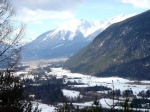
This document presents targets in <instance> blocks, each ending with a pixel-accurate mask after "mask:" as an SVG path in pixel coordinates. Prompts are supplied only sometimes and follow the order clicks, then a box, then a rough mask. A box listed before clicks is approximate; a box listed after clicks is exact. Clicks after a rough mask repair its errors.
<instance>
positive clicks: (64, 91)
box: [62, 89, 80, 98]
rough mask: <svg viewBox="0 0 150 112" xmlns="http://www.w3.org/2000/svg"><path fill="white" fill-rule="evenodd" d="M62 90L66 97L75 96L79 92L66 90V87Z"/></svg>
mask: <svg viewBox="0 0 150 112" xmlns="http://www.w3.org/2000/svg"><path fill="white" fill-rule="evenodd" d="M62 92H63V94H64V96H66V97H68V98H77V97H78V96H79V94H80V92H79V91H72V90H66V89H62Z"/></svg>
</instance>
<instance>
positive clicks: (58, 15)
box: [17, 8, 74, 24]
mask: <svg viewBox="0 0 150 112" xmlns="http://www.w3.org/2000/svg"><path fill="white" fill-rule="evenodd" d="M70 18H74V13H72V12H70V11H43V10H39V9H37V10H35V11H33V10H30V9H26V8H24V9H22V10H21V11H20V12H19V16H17V20H19V21H22V22H24V23H32V24H42V20H50V19H53V20H54V19H57V20H65V19H70Z"/></svg>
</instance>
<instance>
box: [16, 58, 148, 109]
mask: <svg viewBox="0 0 150 112" xmlns="http://www.w3.org/2000/svg"><path fill="white" fill-rule="evenodd" d="M56 60H57V61H56ZM65 61H66V59H54V60H48V61H46V60H43V61H42V60H40V61H36V63H33V62H28V63H27V62H26V63H23V64H22V68H24V66H28V67H27V68H26V69H22V70H20V71H18V72H16V73H15V75H16V76H19V77H20V78H21V79H25V80H26V86H27V87H30V89H29V88H28V89H27V91H28V92H27V95H28V96H29V98H30V99H31V100H33V101H34V102H35V104H36V103H39V107H40V108H42V110H43V111H42V112H49V110H50V109H51V111H50V112H55V111H56V110H57V109H59V108H60V107H62V106H63V105H64V104H65V103H66V102H67V103H68V104H69V105H70V104H71V105H72V107H70V108H71V109H73V110H74V111H77V110H76V109H77V108H79V109H84V108H87V107H88V108H91V107H92V105H93V102H94V101H95V98H96V100H97V101H99V105H101V106H102V108H106V109H109V108H111V107H110V106H109V105H112V103H113V102H115V105H116V104H117V105H116V106H115V108H114V109H121V108H123V107H122V106H121V105H120V102H124V101H125V100H126V98H129V99H130V100H129V103H131V102H132V103H133V102H134V101H135V100H140V99H141V100H142V99H143V98H144V99H147V101H146V102H145V103H141V106H140V105H139V106H138V108H137V107H136V108H137V109H139V110H141V111H142V110H147V111H148V110H149V106H148V105H149V102H150V101H149V97H150V91H149V89H150V81H148V80H133V79H125V78H121V77H118V76H113V77H95V76H90V75H86V74H80V73H71V72H70V71H69V70H66V69H63V68H62V67H63V66H62V65H63V63H64V62H65ZM44 85H45V87H46V85H47V87H50V88H49V90H51V89H52V90H53V92H52V93H51V94H50V96H55V99H53V100H52V99H49V98H48V99H49V101H52V102H47V100H45V98H47V97H46V96H43V95H46V91H45V90H44V91H45V93H44V94H43V92H42V91H43V90H42V86H43V87H44ZM32 87H33V88H34V89H35V88H37V90H38V87H39V89H40V88H41V89H40V91H41V92H38V94H37V93H36V91H37V90H36V89H35V90H36V91H33V90H32V91H31V88H32ZM45 87H44V88H45ZM47 87H46V88H47ZM56 88H60V91H61V92H62V93H58V92H56V93H55V92H54V91H55V89H56ZM56 94H57V95H58V97H57V95H56ZM37 95H38V96H39V95H41V96H40V97H38V96H37ZM59 95H60V96H61V98H60V96H59ZM42 97H43V98H44V97H45V98H44V99H43V98H42ZM39 98H41V99H39ZM141 102H142V101H141ZM143 102H144V101H143ZM107 103H108V104H107ZM134 103H135V102H134ZM119 105H120V106H119ZM135 105H136V104H135ZM46 108H47V109H46ZM132 109H133V110H134V109H135V107H132Z"/></svg>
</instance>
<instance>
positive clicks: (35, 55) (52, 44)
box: [22, 14, 133, 61]
mask: <svg viewBox="0 0 150 112" xmlns="http://www.w3.org/2000/svg"><path fill="white" fill-rule="evenodd" d="M131 16H133V15H126V14H123V15H119V16H116V17H113V18H111V19H108V20H103V21H91V22H89V21H86V20H83V19H82V20H79V19H74V20H69V21H66V22H64V23H62V24H61V25H60V26H58V27H57V28H56V29H54V30H50V31H48V32H45V33H43V34H41V35H40V36H38V37H37V38H36V39H35V40H34V41H32V42H30V43H28V44H26V45H25V46H24V47H23V50H22V59H23V61H29V60H40V59H50V58H61V57H70V56H72V55H73V54H75V53H77V52H78V51H79V50H80V49H81V48H83V47H85V46H86V45H88V44H89V43H90V42H92V40H93V39H94V38H95V37H96V36H97V35H98V34H99V33H100V32H102V31H103V30H104V29H106V28H107V27H108V26H109V25H111V24H113V23H115V22H118V21H122V20H124V19H126V18H128V17H131Z"/></svg>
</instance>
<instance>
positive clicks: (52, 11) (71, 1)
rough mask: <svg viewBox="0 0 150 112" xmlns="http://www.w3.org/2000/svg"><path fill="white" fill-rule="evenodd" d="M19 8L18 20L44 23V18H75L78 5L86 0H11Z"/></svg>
mask: <svg viewBox="0 0 150 112" xmlns="http://www.w3.org/2000/svg"><path fill="white" fill-rule="evenodd" d="M10 1H11V2H12V4H13V5H14V6H15V8H16V10H17V13H18V14H17V16H18V17H17V18H18V20H20V21H22V22H24V23H28V22H30V23H32V24H42V21H43V20H50V19H59V20H65V19H71V18H74V16H75V12H76V9H77V8H78V6H80V5H81V4H83V3H84V1H85V0H10Z"/></svg>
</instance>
